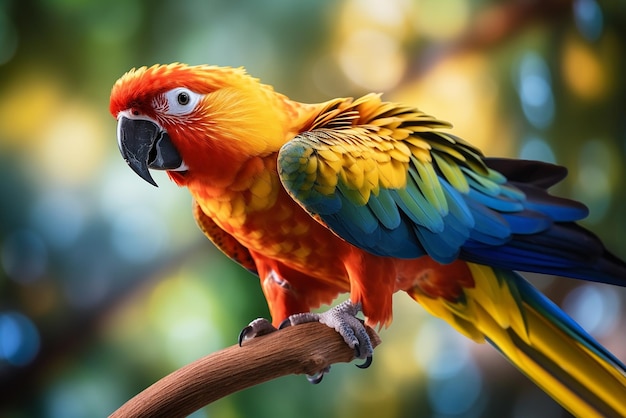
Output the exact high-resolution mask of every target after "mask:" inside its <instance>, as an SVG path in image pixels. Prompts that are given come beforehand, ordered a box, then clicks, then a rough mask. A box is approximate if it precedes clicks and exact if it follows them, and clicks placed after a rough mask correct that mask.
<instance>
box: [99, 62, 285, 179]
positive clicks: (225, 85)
mask: <svg viewBox="0 0 626 418" xmlns="http://www.w3.org/2000/svg"><path fill="white" fill-rule="evenodd" d="M289 103H290V102H289V101H288V99H286V98H285V97H284V96H282V95H279V94H277V93H275V92H274V91H273V89H272V88H271V87H269V86H266V85H262V84H261V83H260V82H259V81H258V80H257V79H255V78H253V77H251V76H249V75H248V74H247V73H246V72H245V70H244V69H242V68H228V67H216V66H208V65H200V66H188V65H185V64H178V63H175V64H169V65H155V66H152V67H141V68H138V69H133V70H131V71H129V72H128V73H126V74H125V75H123V76H122V77H121V78H120V79H119V80H118V81H117V82H116V83H115V85H114V86H113V89H112V91H111V101H110V107H109V109H110V112H111V114H112V115H113V116H114V117H116V118H117V119H118V137H119V146H120V151H121V152H122V154H123V156H124V158H125V159H126V161H127V163H128V164H129V165H130V166H131V168H132V169H133V170H134V171H135V172H136V173H137V174H139V175H140V176H141V177H143V178H144V179H145V180H147V181H148V182H150V183H152V184H155V183H154V181H153V180H152V178H151V176H150V174H149V171H148V169H149V168H150V169H162V170H168V174H169V175H170V177H171V178H172V179H173V180H174V181H176V182H177V183H178V184H187V181H186V180H189V179H190V178H191V177H194V176H202V177H204V178H205V179H207V176H208V177H211V176H210V172H211V171H215V172H216V173H215V174H218V173H219V175H218V176H217V178H221V179H223V178H224V177H227V176H225V174H226V173H225V172H224V170H226V169H227V168H228V167H227V166H229V167H237V166H240V165H241V163H242V162H243V161H245V160H247V159H248V158H250V157H252V156H259V155H268V154H270V153H273V152H276V151H278V149H279V148H280V146H282V144H284V143H285V142H286V141H287V140H288V139H290V138H289V136H288V135H289V134H288V132H289V130H290V126H289V124H290V122H291V120H290V118H289V112H286V111H285V108H286V107H288V106H289ZM125 130H131V131H129V132H128V135H125V134H124V131H125ZM137 131H140V132H142V133H144V136H145V137H144V138H143V139H140V140H139V141H138V140H137V138H138V136H137V135H136V134H135V132H137ZM144 131H145V132H144ZM131 137H132V138H134V139H133V140H132V141H131V140H129V139H128V138H131Z"/></svg>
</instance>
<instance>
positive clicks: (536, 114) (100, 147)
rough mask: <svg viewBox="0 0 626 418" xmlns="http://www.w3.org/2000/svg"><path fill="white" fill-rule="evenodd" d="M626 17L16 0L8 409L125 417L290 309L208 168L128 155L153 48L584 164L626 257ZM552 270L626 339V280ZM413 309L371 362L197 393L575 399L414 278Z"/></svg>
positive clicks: (552, 291)
mask: <svg viewBox="0 0 626 418" xmlns="http://www.w3.org/2000/svg"><path fill="white" fill-rule="evenodd" d="M625 31H626V3H624V2H621V1H607V2H606V3H603V2H596V1H595V0H577V1H559V0H551V1H547V0H546V1H539V0H518V1H508V2H506V1H505V2H502V1H497V2H496V1H488V0H474V1H464V0H421V1H418V0H341V1H331V0H325V1H319V0H310V1H288V0H268V1H254V0H249V1H244V0H194V1H174V0H158V1H148V0H94V1H85V0H56V1H55V0H39V1H36V0H26V1H17V0H0V196H1V199H2V200H1V209H0V416H2V417H15V418H22V417H59V418H74V417H95V416H106V415H107V414H109V413H111V412H112V411H113V410H115V409H116V408H117V407H118V406H120V405H121V404H122V403H124V402H125V401H126V400H127V399H129V398H130V397H132V396H133V395H134V394H136V393H138V392H139V391H141V390H142V389H143V388H145V387H146V386H148V385H150V384H151V383H152V382H154V381H156V380H157V379H159V378H160V377H162V376H164V375H165V374H167V373H169V372H171V371H173V370H175V369H177V368H179V367H181V366H183V365H184V364H186V363H189V362H191V361H193V360H195V359H197V358H199V357H201V356H203V355H205V354H207V353H210V352H213V351H216V350H218V349H220V348H223V347H226V346H230V345H232V344H234V343H235V341H236V337H237V334H238V332H239V330H240V329H241V328H242V327H243V326H245V325H246V324H247V323H248V321H249V320H251V319H253V318H256V317H258V316H267V308H266V306H265V302H264V299H263V296H262V293H261V291H260V287H259V285H258V282H257V280H258V279H257V278H255V277H252V276H251V275H250V274H248V273H247V272H245V271H244V270H243V269H241V268H239V267H238V266H236V265H234V263H232V262H230V261H229V260H227V259H225V258H224V257H223V256H222V255H221V254H220V253H219V252H218V251H216V250H215V249H214V248H213V247H212V246H211V244H210V243H209V242H208V241H207V240H205V239H204V237H203V236H202V234H201V233H200V232H199V230H197V228H196V227H195V224H194V222H193V219H192V216H191V199H190V197H189V195H188V193H187V192H186V190H183V189H178V188H177V187H175V186H174V185H173V184H172V183H170V182H169V181H168V180H167V178H166V176H165V175H164V174H162V173H156V174H154V175H155V176H156V180H157V182H158V183H159V184H160V187H159V188H158V189H157V188H153V187H151V186H149V185H148V184H146V183H145V182H143V181H142V180H141V179H139V178H138V177H137V176H136V175H135V174H134V173H133V172H132V171H131V170H129V169H128V167H127V166H126V164H125V163H124V161H123V160H122V158H121V157H120V156H119V153H118V150H117V144H116V138H115V129H116V123H115V120H114V119H113V118H112V117H111V115H109V114H108V97H109V92H110V88H111V86H112V85H113V83H114V81H115V80H116V79H117V78H118V77H119V76H121V75H122V74H123V73H124V72H125V71H127V70H128V69H130V68H131V67H135V66H141V65H150V64H153V63H169V62H172V61H182V62H187V63H190V64H200V63H211V64H218V65H232V66H245V67H246V68H247V69H248V71H249V72H250V73H252V74H253V75H255V76H256V77H260V78H261V79H262V80H263V81H264V82H265V83H268V84H272V85H274V86H275V88H276V89H277V90H278V91H280V92H283V93H285V94H287V95H289V96H290V97H292V98H293V99H297V100H300V101H305V102H306V101H308V102H315V101H323V100H327V99H329V98H332V97H337V96H350V95H360V94H363V93H365V92H369V91H380V92H385V93H386V98H388V99H393V100H401V101H403V102H406V103H408V104H413V105H416V106H418V107H419V108H421V109H422V110H424V111H426V112H427V113H431V114H433V115H435V116H437V117H439V118H441V119H445V120H448V121H450V122H452V123H454V125H455V132H456V133H457V134H458V135H460V136H462V137H465V138H466V139H468V140H469V141H471V142H473V143H474V144H476V145H478V146H480V147H481V148H482V149H483V150H484V151H485V153H486V154H488V155H504V156H513V157H520V158H532V159H539V160H544V161H550V162H556V163H559V164H563V165H566V166H568V167H569V168H570V176H569V178H568V179H567V181H566V182H564V184H563V185H560V186H559V187H558V189H557V190H558V192H559V193H561V194H564V195H567V196H570V197H573V198H576V199H579V200H582V201H584V202H585V203H586V204H587V205H588V206H589V207H590V210H591V215H590V216H589V218H588V219H587V220H586V221H585V222H584V224H585V225H586V226H587V227H589V228H591V229H593V230H594V231H596V233H598V235H600V236H601V237H602V238H603V240H605V242H606V244H607V246H608V247H609V248H611V249H612V250H613V251H614V252H615V253H616V254H617V255H619V256H621V257H622V258H624V257H626V216H624V213H626V187H625V186H624V180H623V179H624V174H625V173H624V163H625V154H626V103H625V98H626V91H625V89H626V87H625V86H626V83H625V77H624V74H625V73H626V72H625V62H624V60H625V51H626V36H625V35H626V34H625ZM530 278H531V280H532V281H533V283H535V284H536V285H537V286H539V287H540V288H541V289H542V290H544V291H545V292H546V293H547V294H548V295H550V297H552V298H553V299H554V300H555V301H556V302H557V303H559V304H560V305H561V306H563V307H564V309H565V310H566V311H567V312H568V313H570V314H571V315H572V316H573V317H574V318H575V319H577V320H578V321H579V322H580V323H581V324H582V325H583V326H584V327H585V328H586V329H587V330H589V331H590V332H591V334H593V335H594V336H595V337H597V338H598V339H599V340H600V341H601V342H602V343H603V344H605V345H606V346H607V347H608V348H609V349H611V350H612V351H613V352H614V353H615V354H616V355H617V356H618V357H620V358H621V359H626V344H624V337H623V336H624V329H626V321H624V318H625V317H626V315H625V310H626V306H625V301H626V293H625V291H624V289H621V288H615V287H610V286H604V285H595V284H586V283H580V282H576V281H572V280H566V279H556V280H555V279H554V278H551V277H536V276H532V277H530ZM394 313H395V320H394V323H393V324H392V326H391V327H390V328H389V329H387V330H383V331H382V332H381V336H382V338H383V341H384V344H382V345H381V346H380V347H379V348H378V349H377V350H376V356H375V359H374V363H373V365H372V367H371V368H370V369H368V370H366V371H362V370H358V369H356V368H355V367H354V366H353V365H336V366H333V371H332V372H331V373H330V374H329V375H328V376H326V378H325V379H324V382H323V383H322V384H320V385H318V386H312V385H310V384H308V383H307V382H306V379H305V378H304V377H302V376H290V377H287V378H282V379H279V380H276V381H273V382H269V383H267V384H263V385H260V386H258V387H255V388H252V389H249V390H246V391H243V392H241V393H238V394H235V395H233V396H230V397H228V398H225V399H222V400H220V401H218V402H216V403H214V404H212V405H209V406H208V407H206V408H204V409H202V410H201V411H199V412H197V413H195V414H194V415H193V416H194V417H204V416H207V417H228V418H231V417H232V418H235V417H289V416H299V417H303V418H304V417H308V416H328V417H360V418H364V417H409V416H420V417H456V416H463V417H478V416H481V417H496V416H497V417H527V416H534V417H548V416H549V417H559V416H567V414H566V413H565V412H564V411H563V410H562V409H561V408H560V407H559V406H558V405H556V404H555V403H554V402H553V401H551V400H550V399H549V398H548V397H547V396H546V395H544V394H543V393H542V392H541V391H540V390H539V389H537V388H536V387H535V386H534V385H532V384H531V383H530V382H529V381H528V380H527V379H526V378H525V377H524V376H522V375H521V373H519V372H517V371H516V370H515V369H513V367H512V366H510V365H509V364H508V363H506V361H505V360H503V359H502V358H501V357H500V356H499V354H498V353H497V352H496V351H495V350H493V349H492V348H491V347H489V346H486V345H477V344H474V343H473V342H471V341H468V340H466V339H464V338H463V337H461V336H460V335H457V334H456V333H455V332H454V331H452V330H451V329H450V328H449V327H448V326H447V325H446V324H444V323H442V322H441V321H439V320H437V319H434V318H432V317H430V316H429V315H427V314H426V313H425V312H424V311H423V310H422V308H421V307H419V306H418V305H416V304H414V303H413V302H412V301H410V300H409V298H407V297H406V296H405V295H396V298H395V308H394Z"/></svg>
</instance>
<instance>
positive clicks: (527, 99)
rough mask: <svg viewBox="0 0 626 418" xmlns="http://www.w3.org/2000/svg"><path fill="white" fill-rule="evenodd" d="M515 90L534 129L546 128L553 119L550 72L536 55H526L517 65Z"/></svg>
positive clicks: (531, 53)
mask: <svg viewBox="0 0 626 418" xmlns="http://www.w3.org/2000/svg"><path fill="white" fill-rule="evenodd" d="M517 90H518V93H519V98H520V102H521V104H522V110H523V112H524V116H526V119H527V120H528V122H530V123H531V124H532V125H533V126H534V127H535V128H538V129H544V128H547V127H548V126H549V125H550V124H551V123H552V120H553V118H554V112H555V109H554V96H553V94H552V86H551V82H550V70H549V69H548V66H547V64H546V63H545V61H544V60H543V58H541V57H540V56H539V55H538V54H536V53H534V52H528V53H526V54H525V55H524V56H523V58H522V61H521V63H520V65H519V69H518V74H517Z"/></svg>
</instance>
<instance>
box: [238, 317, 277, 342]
mask: <svg viewBox="0 0 626 418" xmlns="http://www.w3.org/2000/svg"><path fill="white" fill-rule="evenodd" d="M274 331H277V329H276V328H274V325H272V323H271V322H270V321H268V320H267V319H265V318H257V319H255V320H254V321H252V322H250V323H249V324H248V326H247V327H245V328H244V329H242V330H241V332H240V333H239V338H238V341H239V347H241V344H243V342H244V341H246V340H251V339H253V338H254V337H260V336H261V335H266V334H270V333H272V332H274Z"/></svg>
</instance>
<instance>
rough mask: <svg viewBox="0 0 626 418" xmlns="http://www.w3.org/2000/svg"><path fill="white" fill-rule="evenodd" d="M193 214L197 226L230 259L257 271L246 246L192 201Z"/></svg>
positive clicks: (252, 270)
mask: <svg viewBox="0 0 626 418" xmlns="http://www.w3.org/2000/svg"><path fill="white" fill-rule="evenodd" d="M193 216H194V218H195V219H196V223H197V224H198V227H199V228H200V229H201V230H202V232H204V235H206V236H207V238H209V239H210V240H211V242H213V244H214V245H215V246H216V247H217V248H218V249H219V250H220V251H222V252H223V253H224V254H226V255H227V256H228V257H230V258H231V259H232V260H234V261H236V262H237V263H239V264H240V265H241V266H243V267H245V268H246V269H248V270H249V271H250V272H252V273H254V274H258V273H257V268H256V264H255V263H254V260H253V259H252V256H251V255H250V251H249V250H248V248H246V247H244V246H243V245H241V243H240V242H239V241H237V240H236V239H235V238H234V237H233V236H232V235H230V234H229V233H228V232H226V231H224V230H223V229H222V228H220V227H219V226H218V225H217V224H216V223H215V222H214V221H213V219H211V218H210V217H208V216H207V215H206V214H205V213H204V212H203V211H202V208H201V207H200V205H199V204H198V202H196V201H195V200H194V202H193Z"/></svg>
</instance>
